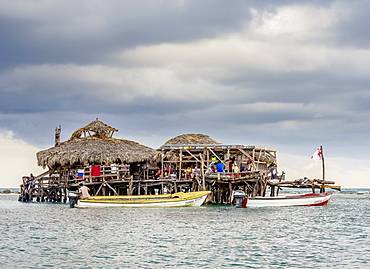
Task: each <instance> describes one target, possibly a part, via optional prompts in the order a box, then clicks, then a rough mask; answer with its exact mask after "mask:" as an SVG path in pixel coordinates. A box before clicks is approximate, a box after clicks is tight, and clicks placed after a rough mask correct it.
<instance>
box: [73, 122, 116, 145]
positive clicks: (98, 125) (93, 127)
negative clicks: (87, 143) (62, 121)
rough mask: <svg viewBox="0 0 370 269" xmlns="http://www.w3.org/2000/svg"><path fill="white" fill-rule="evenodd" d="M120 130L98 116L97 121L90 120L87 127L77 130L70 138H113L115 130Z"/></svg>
mask: <svg viewBox="0 0 370 269" xmlns="http://www.w3.org/2000/svg"><path fill="white" fill-rule="evenodd" d="M117 131H118V130H117V129H116V128H113V127H112V126H109V125H108V124H105V123H104V122H102V121H100V120H99V119H98V118H96V120H95V121H93V122H90V123H89V124H87V125H86V126H85V127H82V128H80V129H78V130H76V131H75V132H74V133H73V134H72V136H71V138H70V140H72V139H77V138H83V137H90V136H93V137H97V138H101V139H104V138H112V137H113V134H114V132H117Z"/></svg>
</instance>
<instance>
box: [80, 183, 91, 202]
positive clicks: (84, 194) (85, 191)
mask: <svg viewBox="0 0 370 269" xmlns="http://www.w3.org/2000/svg"><path fill="white" fill-rule="evenodd" d="M79 185H80V188H79V189H78V197H79V198H80V199H89V198H90V194H89V191H90V189H89V188H88V187H86V186H85V185H84V184H83V183H80V184H79Z"/></svg>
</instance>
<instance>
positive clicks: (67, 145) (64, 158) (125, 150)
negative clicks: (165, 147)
mask: <svg viewBox="0 0 370 269" xmlns="http://www.w3.org/2000/svg"><path fill="white" fill-rule="evenodd" d="M113 131H117V130H116V129H114V128H112V127H110V126H108V125H106V124H104V123H102V122H101V121H98V120H96V121H94V122H92V123H90V124H88V125H86V126H85V127H83V128H80V129H78V130H77V131H76V132H74V133H73V134H72V137H71V138H70V139H69V140H68V141H65V142H62V143H61V144H60V145H59V146H56V147H52V148H50V149H47V150H43V151H40V152H38V153H37V154H36V155H37V161H38V165H39V166H43V167H44V168H45V167H55V166H59V165H60V166H73V165H76V164H81V165H89V164H102V163H105V164H106V165H110V164H111V163H114V162H117V161H120V162H122V163H133V162H143V161H151V160H152V158H153V156H154V155H155V153H156V151H155V150H154V149H152V148H149V147H147V146H144V145H141V144H139V143H137V142H134V141H130V140H124V139H116V138H111V137H110V135H111V134H113ZM83 132H85V135H86V134H89V135H90V136H85V137H81V135H82V134H83ZM78 134H79V135H78Z"/></svg>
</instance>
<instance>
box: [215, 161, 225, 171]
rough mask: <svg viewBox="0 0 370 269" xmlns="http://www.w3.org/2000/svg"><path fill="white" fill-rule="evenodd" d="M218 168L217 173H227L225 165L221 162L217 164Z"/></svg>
mask: <svg viewBox="0 0 370 269" xmlns="http://www.w3.org/2000/svg"><path fill="white" fill-rule="evenodd" d="M216 167H217V173H225V170H224V169H225V165H224V164H223V163H222V162H221V161H218V163H217V164H216Z"/></svg>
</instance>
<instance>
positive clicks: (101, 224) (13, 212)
mask: <svg viewBox="0 0 370 269" xmlns="http://www.w3.org/2000/svg"><path fill="white" fill-rule="evenodd" d="M369 209H370V203H369V201H368V200H366V199H364V198H362V197H361V198H359V197H357V196H355V195H352V196H351V197H349V195H334V196H333V198H332V201H331V202H330V204H329V206H324V207H294V208H293V207H286V208H274V209H273V208H261V209H241V208H239V209H236V208H233V207H229V206H223V207H222V206H221V207H220V206H208V207H201V208H166V209H163V208H139V209H127V208H126V209H125V208H105V209H84V210H79V209H71V208H69V207H68V205H64V204H56V205H55V204H47V203H32V204H24V203H19V202H17V201H15V200H4V199H3V198H2V197H1V198H0V214H1V216H3V218H1V220H0V223H1V232H0V240H1V242H2V245H1V246H0V255H1V256H2V257H3V259H2V261H0V267H1V268H11V267H15V268H21V267H24V268H42V267H54V268H125V267H131V268H132V267H138V268H164V267H169V268H238V267H240V268H332V267H333V266H334V267H335V268H366V267H367V266H369V263H368V261H369V260H370V256H369V255H370V254H369V253H370V244H369V243H370V240H369V236H368V235H369V234H370V224H369V222H368V219H369V214H370V213H369V212H370V210H369Z"/></svg>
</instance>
